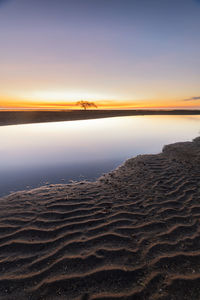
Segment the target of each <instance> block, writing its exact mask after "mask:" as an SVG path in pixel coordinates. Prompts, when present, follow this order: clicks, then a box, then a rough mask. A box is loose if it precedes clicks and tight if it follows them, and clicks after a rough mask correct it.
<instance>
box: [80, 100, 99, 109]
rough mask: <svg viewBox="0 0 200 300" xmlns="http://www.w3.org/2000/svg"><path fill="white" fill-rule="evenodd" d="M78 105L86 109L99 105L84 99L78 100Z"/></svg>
mask: <svg viewBox="0 0 200 300" xmlns="http://www.w3.org/2000/svg"><path fill="white" fill-rule="evenodd" d="M76 105H78V106H81V107H82V108H83V109H84V110H86V109H87V108H90V107H95V108H97V105H96V104H95V103H94V102H88V101H83V100H81V101H78V102H76Z"/></svg>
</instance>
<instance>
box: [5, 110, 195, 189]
mask: <svg viewBox="0 0 200 300" xmlns="http://www.w3.org/2000/svg"><path fill="white" fill-rule="evenodd" d="M199 134H200V116H140V117H121V118H109V119H97V120H84V121H72V122H57V123H44V124H30V125H16V126H4V127H0V138H1V145H0V167H1V168H0V191H1V192H0V193H1V194H3V193H8V192H9V191H10V190H17V189H23V188H25V187H26V185H30V186H38V185H39V184H41V182H45V181H49V182H51V183H59V182H61V179H65V181H64V182H66V181H67V180H69V179H80V175H81V174H82V175H83V176H84V177H85V178H88V179H94V178H96V177H98V176H100V175H101V174H102V173H103V172H107V171H109V170H111V169H113V168H115V167H116V166H117V165H118V164H121V163H122V162H123V161H124V160H125V159H127V158H130V157H133V156H135V155H138V154H144V153H157V152H159V151H161V149H162V147H163V145H165V144H168V143H173V142H176V141H186V140H191V139H193V138H194V137H196V136H197V135H199Z"/></svg>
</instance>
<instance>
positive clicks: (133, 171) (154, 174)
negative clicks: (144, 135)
mask: <svg viewBox="0 0 200 300" xmlns="http://www.w3.org/2000/svg"><path fill="white" fill-rule="evenodd" d="M199 169H200V138H196V139H195V140H194V141H193V142H184V143H183V142H182V143H175V144H171V145H167V146H164V148H163V151H162V153H160V154H156V155H155V154H154V155H151V154H149V155H139V156H137V157H135V158H131V159H129V160H127V161H126V162H125V163H124V164H123V165H121V166H119V167H118V168H117V169H116V170H114V171H112V172H110V173H108V174H105V175H103V176H102V177H100V178H99V179H98V180H97V181H95V182H87V181H82V182H74V183H70V184H58V185H48V186H44V187H40V188H37V189H33V190H29V191H22V192H17V193H14V194H11V195H8V196H6V197H3V198H0V271H1V272H0V299H9V300H11V299H13V300H14V299H20V300H23V299H24V300H25V299H34V300H36V299H65V300H66V299H69V300H71V299H72V300H73V299H82V300H86V299H93V300H94V299H98V300H100V299H137V300H140V299H141V300H145V299H149V300H151V299H162V300H168V299H170V300H182V299H195V300H196V299H200V172H199Z"/></svg>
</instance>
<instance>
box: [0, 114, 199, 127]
mask: <svg viewBox="0 0 200 300" xmlns="http://www.w3.org/2000/svg"><path fill="white" fill-rule="evenodd" d="M146 115H200V110H86V111H84V110H66V111H63V110H62V111H36V110H34V111H0V126H5V125H18V124H30V123H46V122H61V121H77V120H89V119H99V118H111V117H124V116H146Z"/></svg>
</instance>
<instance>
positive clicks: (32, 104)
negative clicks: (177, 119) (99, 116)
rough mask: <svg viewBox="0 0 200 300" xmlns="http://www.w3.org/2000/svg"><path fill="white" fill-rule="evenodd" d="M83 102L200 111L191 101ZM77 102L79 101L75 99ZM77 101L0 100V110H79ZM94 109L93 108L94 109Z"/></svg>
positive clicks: (106, 107) (98, 104)
mask: <svg viewBox="0 0 200 300" xmlns="http://www.w3.org/2000/svg"><path fill="white" fill-rule="evenodd" d="M83 100H84V101H91V102H94V103H95V104H96V105H97V109H182V108H183V109H200V105H198V103H197V102H196V103H193V102H192V101H191V102H189V101H187V102H186V101H183V100H182V101H180V100H179V101H177V100H176V101H167V100H165V101H164V100H162V101H158V100H157V101H149V100H147V101H145V100H143V101H141V100H140V101H127V100H126V101H123V100H121V101H115V100H95V99H94V100H92V99H88V100H87V99H84V98H83ZM77 101H79V99H77ZM77 101H42V100H21V99H19V100H13V99H0V109H4V110H5V109H8V110H12V109H17V110H20V109H50V110H61V109H62V110H63V109H80V107H79V106H77V105H76V102H77ZM94 109H95V108H94Z"/></svg>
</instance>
